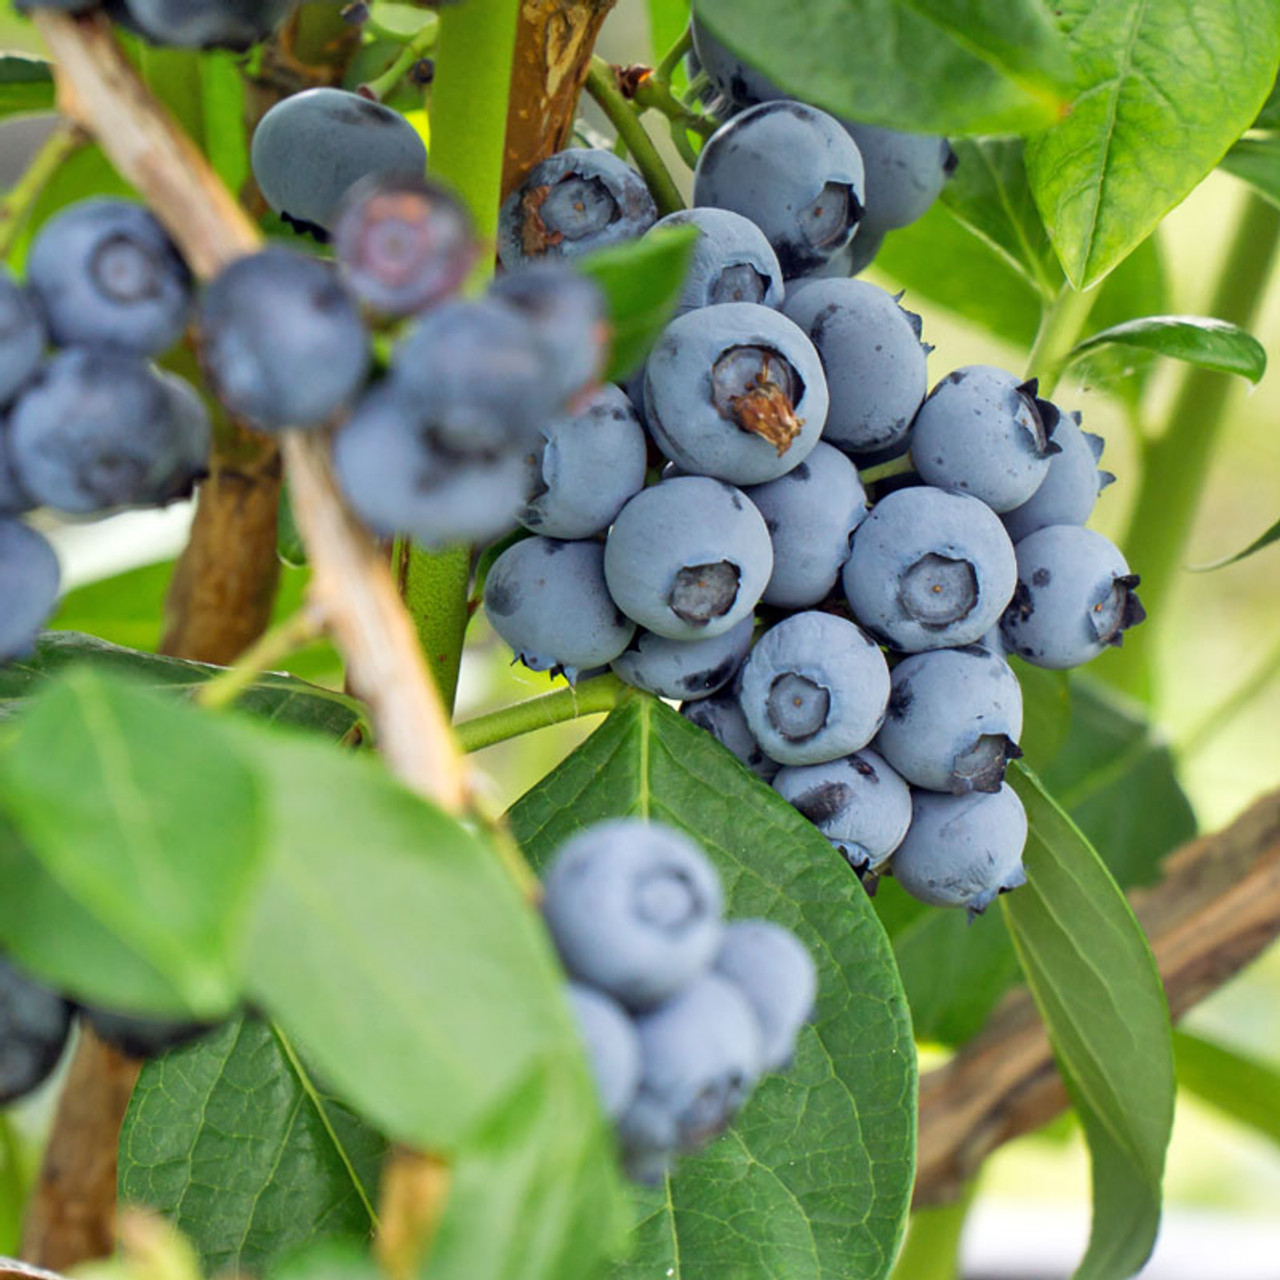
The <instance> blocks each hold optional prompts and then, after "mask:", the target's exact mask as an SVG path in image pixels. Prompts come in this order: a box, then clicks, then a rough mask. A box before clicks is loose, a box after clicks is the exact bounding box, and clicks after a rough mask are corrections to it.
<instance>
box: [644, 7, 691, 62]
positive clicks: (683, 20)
mask: <svg viewBox="0 0 1280 1280" xmlns="http://www.w3.org/2000/svg"><path fill="white" fill-rule="evenodd" d="M645 8H646V10H648V16H649V49H650V52H651V53H652V55H653V62H654V65H655V66H656V65H657V63H658V60H659V59H660V58H662V57H664V56H665V54H666V52H667V50H668V49H670V48H671V47H672V46H673V45H674V44H675V42H676V41H677V40H679V39H680V37H681V36H682V35H684V32H685V28H686V27H687V26H688V25H689V0H645Z"/></svg>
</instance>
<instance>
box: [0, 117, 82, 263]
mask: <svg viewBox="0 0 1280 1280" xmlns="http://www.w3.org/2000/svg"><path fill="white" fill-rule="evenodd" d="M87 141H88V138H87V137H86V135H85V134H84V133H82V132H81V131H80V130H79V129H77V128H76V127H75V126H74V125H62V126H60V127H59V128H57V129H55V130H54V131H53V132H52V133H51V134H50V135H49V136H48V137H47V138H46V139H45V140H44V144H43V145H42V146H41V147H40V150H39V151H37V152H36V154H35V155H34V156H33V157H32V158H31V163H30V164H29V165H27V167H26V169H25V170H24V172H23V174H22V176H21V177H20V178H19V179H18V181H17V182H15V183H14V184H13V186H12V187H11V188H10V189H9V192H8V194H7V195H6V196H5V198H4V200H3V201H2V202H0V260H2V259H6V258H8V256H9V255H10V254H11V253H12V252H13V246H14V243H15V242H16V241H17V239H18V236H19V235H20V234H21V232H22V228H23V227H25V226H26V225H27V218H28V216H29V215H30V213H31V210H32V208H33V207H34V206H35V203H36V201H37V200H38V199H39V198H40V194H41V192H43V191H44V189H45V187H47V186H48V185H49V182H50V180H51V179H52V178H53V176H54V174H56V173H57V172H58V170H59V169H61V168H62V166H63V165H64V164H66V162H67V161H68V160H70V159H71V157H72V156H73V155H75V153H76V152H77V151H79V150H80V148H81V147H83V146H84V145H85V143H86V142H87Z"/></svg>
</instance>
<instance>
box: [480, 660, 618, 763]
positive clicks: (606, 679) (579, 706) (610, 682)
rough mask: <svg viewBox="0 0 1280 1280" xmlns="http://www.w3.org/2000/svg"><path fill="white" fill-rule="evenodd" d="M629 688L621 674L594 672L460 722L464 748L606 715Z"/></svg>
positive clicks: (489, 744)
mask: <svg viewBox="0 0 1280 1280" xmlns="http://www.w3.org/2000/svg"><path fill="white" fill-rule="evenodd" d="M626 689H627V686H626V685H625V684H623V683H622V681H621V680H619V679H618V677H617V676H611V675H610V676H593V677H592V678H591V679H590V680H584V681H583V682H582V683H581V684H580V685H571V686H570V687H569V688H568V689H557V690H556V691H555V692H554V693H544V694H542V695H541V697H537V698H529V699H528V700H527V701H525V702H516V703H513V704H512V705H511V706H509V707H502V708H501V709H500V710H498V711H491V712H489V714H488V715H484V716H476V718H475V719H474V720H464V721H463V722H462V723H461V724H460V725H457V726H456V732H457V734H458V741H459V742H460V743H461V744H462V749H463V750H464V751H468V752H469V751H482V750H483V749H484V748H485V747H491V746H493V745H494V743H496V742H505V741H506V740H507V739H508V738H517V737H519V736H520V735H521V734H522V733H533V732H534V730H535V729H546V728H549V727H550V726H551V725H553V724H563V723H564V722H565V721H566V720H577V719H579V718H581V717H582V716H597V715H602V714H603V713H604V712H606V711H612V710H613V709H614V707H616V706H617V705H618V699H619V698H620V697H622V695H623V694H624V693H625V692H626Z"/></svg>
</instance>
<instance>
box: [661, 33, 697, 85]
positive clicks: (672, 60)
mask: <svg viewBox="0 0 1280 1280" xmlns="http://www.w3.org/2000/svg"><path fill="white" fill-rule="evenodd" d="M692 48H693V28H692V27H691V26H689V27H685V29H684V31H682V32H681V34H680V39H679V40H677V41H676V42H675V44H673V45H672V46H671V48H670V49H668V50H667V51H666V53H665V54H663V56H662V61H661V62H659V63H658V65H657V66H656V67H655V68H654V69H653V78H654V79H655V80H658V81H660V82H661V83H662V84H664V85H669V84H670V83H671V77H672V75H673V74H674V73H675V69H676V68H677V67H678V66H679V65H680V59H681V58H683V57H684V55H685V54H686V53H688V52H689V50H690V49H692Z"/></svg>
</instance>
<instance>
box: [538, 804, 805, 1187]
mask: <svg viewBox="0 0 1280 1280" xmlns="http://www.w3.org/2000/svg"><path fill="white" fill-rule="evenodd" d="M545 891H546V892H545V898H544V901H543V912H544V915H545V917H546V921H547V926H548V928H549V929H550V931H551V936H552V938H553V939H554V940H555V943H556V947H557V948H558V950H559V952H560V958H561V960H562V961H563V962H564V966H565V968H566V970H567V971H568V973H569V976H570V978H571V983H570V987H569V995H570V1001H571V1004H572V1006H573V1010H574V1013H575V1015H576V1018H577V1022H578V1026H579V1029H580V1030H581V1033H582V1036H583V1039H584V1041H585V1043H586V1046H587V1050H588V1054H589V1057H590V1060H591V1064H592V1068H593V1073H594V1076H595V1080H596V1085H597V1090H598V1092H599V1095H600V1100H601V1105H602V1107H603V1108H604V1111H605V1113H606V1115H608V1116H609V1118H610V1119H611V1120H613V1121H614V1122H615V1123H616V1125H617V1129H618V1136H619V1140H620V1144H621V1147H622V1150H623V1154H624V1160H625V1167H626V1169H627V1172H628V1173H629V1174H630V1175H631V1176H632V1177H634V1178H636V1179H637V1180H639V1181H642V1182H656V1181H659V1180H660V1179H661V1178H662V1177H663V1175H665V1174H666V1173H667V1171H668V1169H669V1167H670V1165H671V1162H672V1160H673V1159H674V1157H675V1156H676V1155H678V1154H680V1153H682V1152H690V1151H696V1150H697V1149H698V1148H700V1147H702V1146H704V1145H705V1144H706V1143H707V1142H709V1141H710V1140H711V1139H712V1138H714V1137H715V1136H716V1135H717V1134H719V1133H720V1132H722V1131H723V1130H724V1129H725V1127H726V1126H727V1125H729V1124H730V1123H731V1121H732V1120H733V1117H734V1116H735V1115H736V1114H737V1112H738V1111H739V1110H740V1109H741V1107H742V1106H743V1104H744V1103H745V1102H746V1101H747V1099H748V1097H749V1096H750V1095H751V1091H752V1090H753V1089H754V1088H755V1085H756V1082H757V1081H758V1080H759V1079H760V1077H761V1076H762V1075H763V1074H765V1073H766V1072H770V1071H781V1070H785V1069H786V1067H787V1065H788V1064H789V1062H790V1061H791V1057H792V1054H793V1052H794V1048H795V1039H796V1035H797V1033H798V1032H799V1030H800V1028H801V1027H802V1026H803V1025H804V1023H805V1022H806V1021H807V1020H808V1019H809V1017H810V1015H811V1013H812V1011H813V1003H814V998H815V996H816V994H817V974H816V971H815V969H814V965H813V960H812V959H811V957H810V956H809V953H808V951H806V950H805V948H804V946H803V945H802V944H801V943H800V942H799V941H798V939H797V938H796V937H795V935H794V934H792V933H791V932H789V931H788V930H786V929H784V928H782V927H781V926H780V925H776V924H773V923H771V922H770V921H768V920H734V921H730V922H725V921H724V920H723V919H722V894H721V888H720V880H719V877H718V876H717V875H716V872H715V869H714V868H713V867H712V866H711V864H710V863H709V862H708V861H707V859H706V857H705V855H704V854H703V853H702V851H701V850H700V849H699V848H698V846H697V845H696V844H694V842H693V841H692V840H690V839H689V838H688V837H687V836H685V835H683V834H682V833H680V832H679V831H676V830H675V829H673V828H671V827H666V826H662V825H660V824H657V823H648V822H644V821H642V820H640V819H635V818H623V819H617V820H614V821H611V822H601V823H597V824H595V825H594V826H591V827H588V828H586V830H584V831H581V832H579V833H578V834H577V835H576V836H574V837H573V838H572V839H571V840H569V841H568V842H567V843H566V844H565V845H564V846H563V848H561V849H560V851H559V852H558V853H557V855H556V858H555V860H554V862H553V863H552V864H551V866H550V868H549V869H548V871H547V875H546V882H545Z"/></svg>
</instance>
